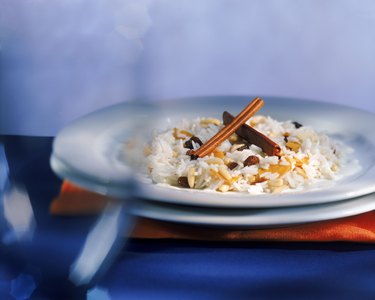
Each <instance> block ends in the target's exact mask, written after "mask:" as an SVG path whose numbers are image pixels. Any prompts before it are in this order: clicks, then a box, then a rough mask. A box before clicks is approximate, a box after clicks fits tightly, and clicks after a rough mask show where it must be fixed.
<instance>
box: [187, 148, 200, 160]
mask: <svg viewBox="0 0 375 300" xmlns="http://www.w3.org/2000/svg"><path fill="white" fill-rule="evenodd" d="M186 155H189V156H190V159H191V160H196V159H198V155H195V154H194V151H193V150H188V151H186Z"/></svg>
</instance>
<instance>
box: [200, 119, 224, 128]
mask: <svg viewBox="0 0 375 300" xmlns="http://www.w3.org/2000/svg"><path fill="white" fill-rule="evenodd" d="M200 123H201V124H202V125H208V124H214V125H217V126H219V125H220V124H221V122H220V120H218V119H215V118H207V119H202V120H200Z"/></svg>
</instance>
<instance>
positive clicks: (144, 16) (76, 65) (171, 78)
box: [0, 0, 375, 135]
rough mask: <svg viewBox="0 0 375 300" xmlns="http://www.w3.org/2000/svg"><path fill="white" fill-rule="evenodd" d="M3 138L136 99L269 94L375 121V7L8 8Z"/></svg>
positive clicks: (142, 2)
mask: <svg viewBox="0 0 375 300" xmlns="http://www.w3.org/2000/svg"><path fill="white" fill-rule="evenodd" d="M0 72H1V73H0V132H1V133H22V134H40V135H49V134H54V133H56V132H57V130H59V129H60V128H62V127H63V126H64V125H66V124H67V123H68V122H70V121H71V120H73V119H75V118H77V117H79V116H81V115H83V114H86V113H88V112H91V111H93V110H96V109H98V108H101V107H104V106H107V105H110V104H113V103H118V102H121V101H129V100H131V99H134V98H150V99H158V98H175V97H184V96H194V95H220V94H258V95H261V96H262V95H280V96H291V97H302V98H310V99H317V100H322V101H328V102H334V103H342V104H346V105H351V106H354V107H358V108H362V109H365V110H369V111H374V112H375V1H372V0H362V1H356V0H305V1H296V0H266V1H261V0H248V1H247V0H237V1H236V0H202V1H191V0H153V1H152V0H148V1H147V0H133V1H130V0H60V1H49V0H29V1H21V0H0Z"/></svg>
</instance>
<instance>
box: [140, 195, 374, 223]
mask: <svg viewBox="0 0 375 300" xmlns="http://www.w3.org/2000/svg"><path fill="white" fill-rule="evenodd" d="M374 209H375V194H370V195H366V196H362V197H359V198H355V199H350V200H344V201H338V202H334V203H326V204H318V205H310V206H295V207H283V208H260V209H243V208H241V209H228V208H224V209H223V208H222V209H217V208H201V207H189V206H181V205H171V204H160V203H156V202H151V201H145V203H143V205H141V206H139V208H138V209H136V210H135V211H134V212H133V213H134V214H135V215H138V216H142V217H146V218H151V219H156V220H162V221H169V222H175V223H185V224H192V225H202V226H214V227H217V226H218V227H219V226H225V227H234V228H249V227H256V228H262V227H275V226H287V225H293V224H302V223H309V222H316V221H324V220H331V219H337V218H344V217H349V216H353V215H357V214H361V213H364V212H368V211H371V210H374Z"/></svg>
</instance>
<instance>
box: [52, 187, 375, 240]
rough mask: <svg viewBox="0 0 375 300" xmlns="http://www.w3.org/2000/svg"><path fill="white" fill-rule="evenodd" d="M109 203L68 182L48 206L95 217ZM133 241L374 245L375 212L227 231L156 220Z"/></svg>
mask: <svg viewBox="0 0 375 300" xmlns="http://www.w3.org/2000/svg"><path fill="white" fill-rule="evenodd" d="M108 201H116V200H114V199H110V198H107V197H105V196H102V195H99V194H96V193H93V192H90V191H87V190H84V189H82V188H80V187H77V186H75V185H73V184H71V183H69V182H67V181H65V182H64V183H63V185H62V187H61V192H60V194H59V195H58V197H57V198H55V199H54V200H53V201H52V203H51V206H50V212H51V213H52V214H53V215H60V216H78V215H87V214H97V213H100V212H101V211H102V209H103V208H104V207H105V206H106V204H107V203H108ZM131 237H133V238H147V239H160V238H167V239H187V240H205V241H285V242H302V241H303V242H331V241H346V242H362V243H375V211H371V212H367V213H364V214H360V215H357V216H352V217H347V218H342V219H336V220H330V221H322V222H315V223H309V224H302V225H293V226H289V227H283V228H272V229H248V230H226V229H217V228H202V227H199V229H198V228H197V227H196V226H189V225H181V224H174V223H169V222H163V221H155V220H151V219H146V218H139V219H138V220H137V223H136V226H135V229H134V231H133V232H132V234H131Z"/></svg>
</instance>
